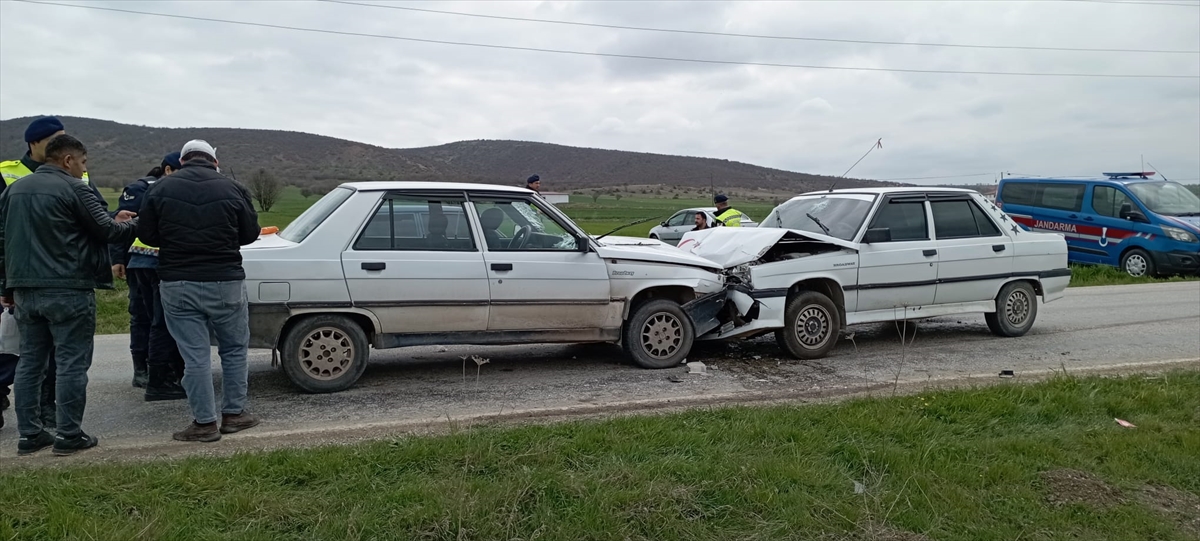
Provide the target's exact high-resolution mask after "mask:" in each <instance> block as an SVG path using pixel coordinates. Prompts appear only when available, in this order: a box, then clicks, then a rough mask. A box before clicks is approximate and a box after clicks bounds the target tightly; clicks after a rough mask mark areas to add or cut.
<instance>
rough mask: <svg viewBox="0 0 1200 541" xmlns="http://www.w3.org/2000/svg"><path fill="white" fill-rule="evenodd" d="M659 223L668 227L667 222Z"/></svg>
mask: <svg viewBox="0 0 1200 541" xmlns="http://www.w3.org/2000/svg"><path fill="white" fill-rule="evenodd" d="M658 225H661V226H663V227H666V226H667V222H663V223H660V224H658Z"/></svg>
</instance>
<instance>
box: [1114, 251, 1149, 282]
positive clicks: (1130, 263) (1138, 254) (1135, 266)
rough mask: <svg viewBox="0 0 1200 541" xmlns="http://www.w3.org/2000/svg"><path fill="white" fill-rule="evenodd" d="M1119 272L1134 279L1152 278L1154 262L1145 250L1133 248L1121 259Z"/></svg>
mask: <svg viewBox="0 0 1200 541" xmlns="http://www.w3.org/2000/svg"><path fill="white" fill-rule="evenodd" d="M1121 270H1123V271H1125V272H1126V273H1127V274H1129V275H1130V276H1133V277H1136V278H1141V277H1143V276H1154V260H1153V259H1150V254H1149V253H1147V252H1146V251H1145V250H1143V249H1141V248H1134V249H1132V250H1130V251H1128V252H1125V256H1124V257H1122V258H1121Z"/></svg>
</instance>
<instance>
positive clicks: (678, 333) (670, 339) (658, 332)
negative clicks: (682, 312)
mask: <svg viewBox="0 0 1200 541" xmlns="http://www.w3.org/2000/svg"><path fill="white" fill-rule="evenodd" d="M682 343H683V324H682V323H681V322H680V321H679V318H676V317H675V316H674V315H672V314H669V313H666V312H659V313H657V314H654V315H652V316H650V319H647V320H646V323H645V324H644V325H642V349H643V350H645V352H646V354H647V355H649V356H651V357H654V358H655V359H666V358H667V357H670V356H672V355H674V354H675V353H676V352H678V351H679V347H680V345H681V344H682Z"/></svg>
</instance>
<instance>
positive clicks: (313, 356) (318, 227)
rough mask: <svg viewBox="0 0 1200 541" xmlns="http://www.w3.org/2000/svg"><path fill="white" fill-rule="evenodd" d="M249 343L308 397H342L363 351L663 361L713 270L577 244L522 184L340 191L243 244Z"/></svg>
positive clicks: (681, 350)
mask: <svg viewBox="0 0 1200 541" xmlns="http://www.w3.org/2000/svg"><path fill="white" fill-rule="evenodd" d="M242 257H243V259H244V261H245V263H244V264H245V268H246V275H247V278H246V282H247V289H248V292H249V298H250V330H251V343H252V346H253V347H261V348H271V349H274V350H276V351H277V352H278V354H279V357H280V361H281V363H282V365H283V368H284V371H285V372H286V373H287V375H288V377H289V378H290V379H291V380H292V382H294V383H295V384H296V385H297V386H299V387H300V388H302V389H304V390H306V391H310V392H332V391H340V390H343V389H346V388H348V387H350V386H351V385H353V384H354V382H355V381H356V380H358V378H359V376H360V375H362V373H363V370H364V368H365V367H366V363H367V360H368V353H369V350H370V348H378V349H382V348H394V347H401V346H420V345H433V344H442V345H451V344H524V343H536V342H559V343H570V342H618V343H620V344H621V345H622V346H623V347H624V349H625V351H626V352H627V354H628V355H629V357H630V358H631V359H632V360H633V361H634V362H635V363H636V364H638V365H640V366H644V367H648V368H663V367H668V366H675V365H678V364H679V363H680V362H681V361H682V360H683V359H684V357H685V356H686V355H687V354H688V351H689V350H690V349H691V347H692V342H693V340H694V338H695V336H696V333H695V330H694V326H693V323H692V321H693V317H692V316H691V315H690V314H689V313H688V311H689V310H690V308H691V306H692V305H691V304H690V303H691V302H692V301H694V300H695V299H696V298H697V297H700V296H704V295H706V294H709V293H713V292H720V291H723V289H724V287H725V285H724V283H723V277H722V275H721V274H720V272H721V268H720V267H719V266H717V265H716V264H714V263H713V262H711V261H708V260H706V259H703V258H700V257H697V256H695V255H692V254H689V253H686V252H684V251H681V250H679V249H677V248H675V247H673V246H668V245H666V244H663V243H661V242H658V241H654V240H649V239H636V238H626V237H608V238H592V237H591V236H589V235H588V234H586V233H585V232H584V231H583V230H582V229H580V228H579V227H578V226H576V225H575V224H574V223H573V222H572V221H571V220H570V219H569V218H567V216H566V215H564V214H562V212H560V211H559V210H558V209H556V208H555V207H554V206H553V205H550V204H548V203H546V202H545V201H544V200H542V199H541V197H539V196H538V195H537V194H536V193H534V192H532V191H530V190H525V189H522V188H510V187H505V186H487V185H480V184H450V183H419V182H361V183H350V184H343V185H342V186H340V187H338V188H336V189H334V190H333V191H332V192H330V193H329V194H328V195H326V196H325V197H323V198H322V199H321V200H320V201H318V202H317V203H316V204H314V205H313V206H312V207H311V208H309V209H308V210H307V211H305V212H304V214H302V215H300V217H299V218H297V219H296V220H295V221H294V222H292V223H291V225H289V226H288V227H287V228H286V229H284V230H283V231H281V232H279V233H278V234H272V235H264V236H263V237H261V238H260V239H259V240H258V241H257V242H255V243H254V244H251V245H249V246H247V247H245V248H243V250H242Z"/></svg>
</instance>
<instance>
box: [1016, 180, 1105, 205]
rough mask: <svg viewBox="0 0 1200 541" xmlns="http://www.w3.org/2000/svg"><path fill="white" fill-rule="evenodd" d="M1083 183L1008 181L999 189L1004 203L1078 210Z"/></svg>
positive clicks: (1084, 187)
mask: <svg viewBox="0 0 1200 541" xmlns="http://www.w3.org/2000/svg"><path fill="white" fill-rule="evenodd" d="M1086 188H1087V187H1086V185H1084V184H1069V183H1064V182H1008V183H1005V184H1004V189H1002V190H1001V191H1000V200H1001V201H1004V203H1005V204H1006V205H1024V206H1027V207H1042V208H1048V209H1055V210H1067V211H1071V212H1078V211H1079V210H1080V209H1082V208H1083V193H1084V191H1086Z"/></svg>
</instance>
